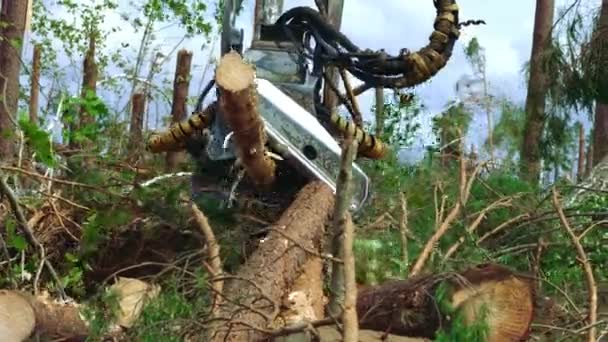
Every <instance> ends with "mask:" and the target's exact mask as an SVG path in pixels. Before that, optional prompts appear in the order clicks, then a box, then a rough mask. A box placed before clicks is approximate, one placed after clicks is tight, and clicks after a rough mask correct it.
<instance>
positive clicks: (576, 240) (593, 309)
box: [552, 188, 597, 342]
mask: <svg viewBox="0 0 608 342" xmlns="http://www.w3.org/2000/svg"><path fill="white" fill-rule="evenodd" d="M552 202H553V206H554V207H555V210H556V211H557V214H558V216H559V220H560V221H561V224H562V226H563V228H564V230H565V231H566V233H567V234H568V237H569V238H570V241H571V242H572V244H573V245H574V248H575V249H576V254H577V255H578V257H577V261H578V262H579V263H580V264H581V266H582V268H583V271H584V273H585V277H586V279H587V291H588V292H589V325H590V326H591V327H590V328H589V330H588V333H587V341H589V342H595V341H596V330H597V329H596V327H595V324H596V322H597V283H596V282H595V277H594V276H593V268H592V267H591V263H590V262H589V259H588V258H587V253H586V252H585V249H584V248H583V246H582V245H581V241H580V237H577V236H576V234H574V231H573V230H572V227H570V223H569V222H568V219H567V218H566V215H564V211H563V209H562V207H561V205H560V203H559V199H558V197H557V191H556V190H555V188H553V189H552Z"/></svg>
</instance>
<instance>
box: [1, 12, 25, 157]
mask: <svg viewBox="0 0 608 342" xmlns="http://www.w3.org/2000/svg"><path fill="white" fill-rule="evenodd" d="M2 5H3V6H2V9H0V23H3V25H2V26H0V37H1V38H0V160H2V161H3V162H8V161H10V160H11V159H13V158H14V153H15V141H14V137H15V134H14V131H15V128H14V126H13V123H12V121H11V117H15V116H16V113H17V105H18V101H19V70H20V65H21V64H20V58H21V52H22V47H23V34H24V30H25V21H26V15H27V1H4V2H3V4H2ZM4 24H6V25H4Z"/></svg>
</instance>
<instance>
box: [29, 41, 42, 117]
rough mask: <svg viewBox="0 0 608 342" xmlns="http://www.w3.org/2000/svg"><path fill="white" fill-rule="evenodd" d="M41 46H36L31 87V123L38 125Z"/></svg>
mask: <svg viewBox="0 0 608 342" xmlns="http://www.w3.org/2000/svg"><path fill="white" fill-rule="evenodd" d="M41 49H42V47H41V45H40V44H36V45H34V56H33V58H32V78H31V86H30V121H31V122H32V123H35V124H38V97H39V95H40V50H41Z"/></svg>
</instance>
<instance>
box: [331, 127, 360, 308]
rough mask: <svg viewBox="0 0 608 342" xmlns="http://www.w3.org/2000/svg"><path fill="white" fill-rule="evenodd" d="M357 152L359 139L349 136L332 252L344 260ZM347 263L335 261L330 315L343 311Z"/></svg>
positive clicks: (340, 178) (339, 175)
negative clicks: (353, 170)
mask: <svg viewBox="0 0 608 342" xmlns="http://www.w3.org/2000/svg"><path fill="white" fill-rule="evenodd" d="M356 154H357V140H356V139H353V138H352V137H347V138H346V141H345V142H344V147H343V148H342V157H341V165H340V173H339V174H338V180H337V182H336V202H335V203H336V205H335V207H334V213H333V232H332V240H331V254H332V255H333V256H336V257H338V258H340V259H342V260H344V228H345V225H346V224H347V221H348V219H349V217H348V216H347V215H348V209H349V207H350V204H351V197H352V184H351V179H352V164H353V162H354V160H355V156H356ZM343 267H345V265H343V264H339V263H335V262H334V263H333V264H332V268H331V280H330V283H331V285H330V299H329V304H328V306H327V309H328V312H329V315H330V316H332V317H338V315H340V313H341V312H342V309H341V305H342V303H343V301H344V293H345V288H344V269H343Z"/></svg>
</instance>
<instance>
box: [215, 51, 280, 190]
mask: <svg viewBox="0 0 608 342" xmlns="http://www.w3.org/2000/svg"><path fill="white" fill-rule="evenodd" d="M215 80H216V84H217V87H218V89H219V90H220V95H219V107H220V109H221V111H222V113H223V114H224V117H225V119H226V122H227V123H228V125H229V126H230V127H231V129H232V130H233V131H234V136H233V139H234V145H235V148H236V150H237V154H238V157H239V159H240V161H241V162H242V164H243V166H244V167H245V169H246V170H247V174H248V175H249V177H251V179H252V180H253V181H254V182H255V183H256V184H257V185H260V186H267V185H270V184H272V183H273V182H274V179H275V169H276V164H275V163H274V161H273V160H272V159H271V158H270V157H269V156H267V155H266V149H265V147H264V145H265V143H266V135H265V131H264V122H263V121H262V119H261V118H260V114H259V113H258V111H257V102H258V98H257V94H256V91H255V71H254V69H253V67H252V66H251V65H249V64H246V63H245V62H244V61H243V59H242V58H241V56H240V55H239V54H238V53H237V52H234V51H233V52H230V53H227V54H225V55H224V57H222V60H221V61H220V64H219V66H218V67H217V71H216V76H215Z"/></svg>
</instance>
